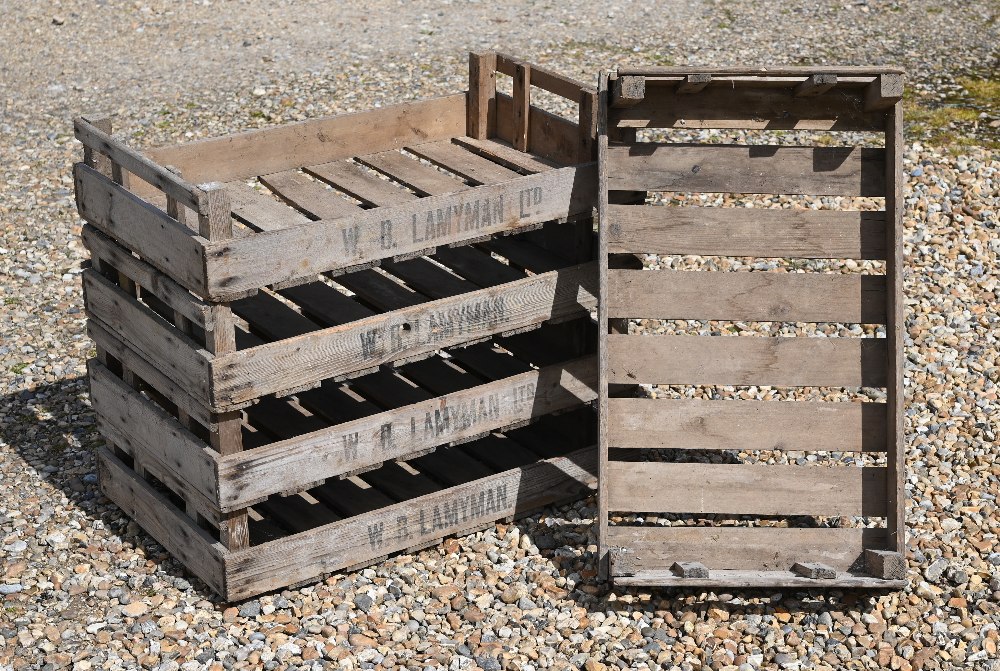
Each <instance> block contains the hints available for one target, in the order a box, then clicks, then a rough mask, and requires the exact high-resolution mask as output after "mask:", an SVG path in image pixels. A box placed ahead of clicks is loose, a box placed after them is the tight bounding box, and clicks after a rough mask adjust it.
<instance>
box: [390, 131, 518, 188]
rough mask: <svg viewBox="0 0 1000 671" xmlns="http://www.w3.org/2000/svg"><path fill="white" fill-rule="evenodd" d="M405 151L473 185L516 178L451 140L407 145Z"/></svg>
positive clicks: (513, 174)
mask: <svg viewBox="0 0 1000 671" xmlns="http://www.w3.org/2000/svg"><path fill="white" fill-rule="evenodd" d="M406 150H407V151H409V152H411V153H413V154H416V155H417V156H419V157H421V158H425V159H427V160H428V161H430V162H431V163H434V164H435V165H439V166H441V167H442V168H445V169H446V170H450V171H451V172H453V173H455V174H456V175H460V176H462V177H464V178H465V179H468V180H470V181H471V182H473V183H475V184H495V183H497V182H504V181H507V180H510V179H514V178H515V177H517V173H516V172H514V171H513V170H509V169H508V168H505V167H503V166H502V165H499V164H497V163H494V162H493V161H490V160H488V159H486V158H483V157H482V156H480V155H478V154H473V153H472V152H470V151H469V150H468V149H465V148H464V147H461V146H459V145H457V144H455V143H453V142H452V141H451V140H444V141H441V142H426V143H424V144H417V145H408V146H407V147H406Z"/></svg>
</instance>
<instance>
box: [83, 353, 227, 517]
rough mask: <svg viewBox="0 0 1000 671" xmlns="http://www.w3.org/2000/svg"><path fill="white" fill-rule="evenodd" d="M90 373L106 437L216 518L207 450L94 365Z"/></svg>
mask: <svg viewBox="0 0 1000 671" xmlns="http://www.w3.org/2000/svg"><path fill="white" fill-rule="evenodd" d="M89 369H90V399H91V403H92V404H93V406H94V410H95V411H96V412H97V416H98V420H99V421H100V424H101V429H102V432H103V433H104V434H105V436H106V437H108V439H109V440H111V441H112V442H113V443H114V444H115V445H117V446H119V447H121V448H122V449H124V450H125V451H127V452H128V453H129V454H133V455H135V458H136V459H138V460H139V461H141V462H142V463H143V464H146V463H148V462H152V463H155V464H156V465H157V466H158V468H159V470H161V471H166V472H167V473H168V474H169V476H170V478H169V480H168V479H164V482H166V483H167V484H169V485H172V486H173V488H174V489H175V491H176V493H177V494H179V495H181V496H183V497H184V499H185V500H191V499H195V500H197V502H198V507H199V508H200V509H201V510H202V511H204V512H214V513H215V514H216V515H217V513H218V510H219V505H218V488H217V484H216V469H217V466H216V459H217V457H216V455H215V454H214V453H213V452H212V450H211V449H210V448H209V447H208V446H207V445H206V444H205V443H204V442H202V441H201V440H200V439H198V438H197V437H195V436H194V435H192V434H191V433H190V432H188V431H187V429H185V428H184V427H183V426H182V425H181V424H180V423H179V422H178V421H177V420H176V419H175V418H173V417H171V416H170V415H168V414H167V413H166V412H165V411H164V410H162V409H161V408H160V407H158V406H157V405H155V404H154V403H153V402H152V401H150V400H148V399H146V398H144V397H143V396H141V395H140V394H139V393H138V392H136V391H135V390H134V389H132V387H130V386H129V385H127V384H125V383H124V382H123V381H122V380H120V379H118V378H116V377H115V376H114V375H112V374H111V372H110V371H108V369H106V368H105V367H104V366H102V365H101V364H100V363H98V362H97V361H96V360H91V361H90V362H89ZM213 516H214V515H213Z"/></svg>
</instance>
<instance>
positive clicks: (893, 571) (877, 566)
mask: <svg viewBox="0 0 1000 671" xmlns="http://www.w3.org/2000/svg"><path fill="white" fill-rule="evenodd" d="M865 569H866V570H867V571H868V573H870V574H871V575H872V577H875V578H882V579H885V580H903V579H905V578H906V557H904V556H903V555H902V554H901V553H899V552H892V551H890V550H873V549H870V548H869V549H866V550H865Z"/></svg>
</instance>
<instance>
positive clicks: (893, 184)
mask: <svg viewBox="0 0 1000 671" xmlns="http://www.w3.org/2000/svg"><path fill="white" fill-rule="evenodd" d="M900 86H901V85H900ZM899 94H900V95H902V91H901V90H900V91H899ZM885 146H886V154H887V156H888V160H887V161H886V168H885V170H886V181H887V182H888V183H889V184H890V189H889V193H888V194H887V196H886V199H885V209H886V212H887V213H888V214H887V216H888V224H889V225H888V226H886V231H885V240H886V242H885V244H886V248H887V249H890V250H892V253H891V254H890V255H889V257H888V260H887V262H886V274H887V275H888V277H889V278H890V284H889V300H888V302H887V307H886V310H887V312H888V315H889V323H888V324H887V325H886V338H887V339H888V340H887V348H888V362H887V364H886V365H887V366H888V369H889V373H888V377H889V387H888V389H886V408H887V410H888V425H889V430H888V431H887V435H886V448H887V449H888V452H889V454H888V467H889V478H888V483H887V484H888V488H889V489H888V502H887V505H888V509H889V513H888V514H889V518H888V523H887V525H886V526H887V527H888V529H889V544H888V547H889V549H891V550H895V551H896V552H898V553H900V554H903V555H904V556H905V552H906V489H905V480H906V446H905V444H904V440H905V436H906V433H905V430H906V427H905V425H904V414H905V413H904V400H905V399H904V392H903V367H904V365H905V358H904V354H903V345H904V329H905V328H906V315H905V314H904V302H903V269H904V267H905V266H904V260H903V208H904V206H905V205H904V202H903V178H902V174H903V149H904V142H903V106H902V103H896V105H895V107H893V108H892V110H890V111H889V112H888V113H887V114H886V120H885Z"/></svg>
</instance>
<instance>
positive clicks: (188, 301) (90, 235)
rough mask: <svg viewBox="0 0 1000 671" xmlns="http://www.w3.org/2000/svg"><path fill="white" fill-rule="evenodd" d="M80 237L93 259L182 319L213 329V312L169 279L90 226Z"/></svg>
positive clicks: (209, 306)
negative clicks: (112, 268)
mask: <svg viewBox="0 0 1000 671" xmlns="http://www.w3.org/2000/svg"><path fill="white" fill-rule="evenodd" d="M81 237H82V238H83V244H84V245H86V247H87V249H89V250H90V253H91V255H92V256H96V257H99V258H100V259H101V260H102V261H104V262H107V263H110V264H111V265H112V266H114V267H115V269H117V270H118V271H120V272H122V273H124V274H125V275H127V276H128V277H129V279H131V280H132V281H134V282H135V283H137V284H139V285H140V286H142V288H143V289H144V290H145V291H148V292H150V293H151V294H153V295H154V296H156V297H157V298H159V299H160V300H161V301H163V302H164V303H166V304H167V305H169V306H170V307H171V308H173V309H174V310H176V311H177V312H179V313H181V314H182V315H184V317H185V318H187V319H189V320H190V321H191V322H192V323H194V324H196V325H198V326H200V327H202V328H208V329H211V328H212V326H213V324H212V321H211V319H212V311H211V305H210V304H209V303H206V302H205V301H203V300H201V299H200V298H197V297H195V296H192V295H191V294H190V293H189V292H188V290H187V289H185V288H184V287H182V286H181V285H179V284H177V282H175V281H174V280H173V279H171V278H170V276H168V275H166V274H164V273H161V272H160V271H158V270H157V269H156V268H154V267H153V266H151V265H149V264H148V263H146V262H145V261H143V260H141V259H137V258H136V257H135V256H134V255H133V254H132V253H131V252H130V251H129V250H127V249H125V248H124V247H122V246H121V245H119V244H117V243H116V242H115V241H114V240H112V239H111V238H109V237H108V236H106V235H104V234H103V233H101V232H100V231H99V230H98V229H96V228H94V227H93V226H90V225H89V224H87V225H84V227H83V231H82V232H81Z"/></svg>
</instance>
